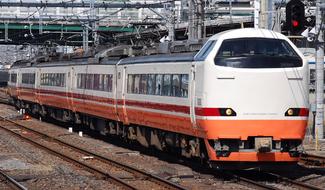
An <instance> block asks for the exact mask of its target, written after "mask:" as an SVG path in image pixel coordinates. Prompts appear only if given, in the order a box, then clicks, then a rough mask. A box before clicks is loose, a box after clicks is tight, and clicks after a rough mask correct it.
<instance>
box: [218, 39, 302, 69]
mask: <svg viewBox="0 0 325 190" xmlns="http://www.w3.org/2000/svg"><path fill="white" fill-rule="evenodd" d="M214 61H215V64H216V65H218V66H225V67H234V68H289V67H301V66H302V59H301V58H300V57H299V56H298V54H297V53H296V52H295V50H294V49H293V48H292V47H291V45H290V44H289V43H288V42H287V41H285V40H281V39H267V38H236V39H228V40H224V41H223V42H222V44H221V46H220V48H219V51H218V53H217V55H216V57H215V60H214Z"/></svg>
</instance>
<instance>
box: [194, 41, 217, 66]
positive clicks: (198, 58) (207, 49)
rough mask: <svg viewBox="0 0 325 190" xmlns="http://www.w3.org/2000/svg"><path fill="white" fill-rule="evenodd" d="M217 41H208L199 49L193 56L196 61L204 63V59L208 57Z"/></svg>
mask: <svg viewBox="0 0 325 190" xmlns="http://www.w3.org/2000/svg"><path fill="white" fill-rule="evenodd" d="M216 42H217V41H215V40H209V41H207V42H206V43H205V44H204V46H203V47H202V48H201V50H200V51H199V52H198V53H197V55H196V56H195V60H196V61H204V60H205V58H206V57H207V56H208V55H209V53H210V52H211V50H212V49H213V47H214V45H215V44H216Z"/></svg>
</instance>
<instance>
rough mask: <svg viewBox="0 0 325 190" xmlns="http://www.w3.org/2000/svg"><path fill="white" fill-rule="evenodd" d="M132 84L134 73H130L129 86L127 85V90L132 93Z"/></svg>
mask: <svg viewBox="0 0 325 190" xmlns="http://www.w3.org/2000/svg"><path fill="white" fill-rule="evenodd" d="M132 86H133V75H131V74H129V75H128V86H127V92H128V93H132V89H133V88H132Z"/></svg>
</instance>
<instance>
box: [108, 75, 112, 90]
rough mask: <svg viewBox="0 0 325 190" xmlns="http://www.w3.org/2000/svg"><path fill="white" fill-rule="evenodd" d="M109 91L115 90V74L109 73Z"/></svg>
mask: <svg viewBox="0 0 325 190" xmlns="http://www.w3.org/2000/svg"><path fill="white" fill-rule="evenodd" d="M107 91H108V92H112V91H113V75H108V89H107Z"/></svg>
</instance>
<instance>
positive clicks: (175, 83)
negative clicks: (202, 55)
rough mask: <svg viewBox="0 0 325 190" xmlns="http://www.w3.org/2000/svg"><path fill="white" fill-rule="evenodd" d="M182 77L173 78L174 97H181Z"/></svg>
mask: <svg viewBox="0 0 325 190" xmlns="http://www.w3.org/2000/svg"><path fill="white" fill-rule="evenodd" d="M180 76H181V75H175V74H174V75H173V78H172V96H176V97H180V96H181V80H180V78H181V77H180Z"/></svg>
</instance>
